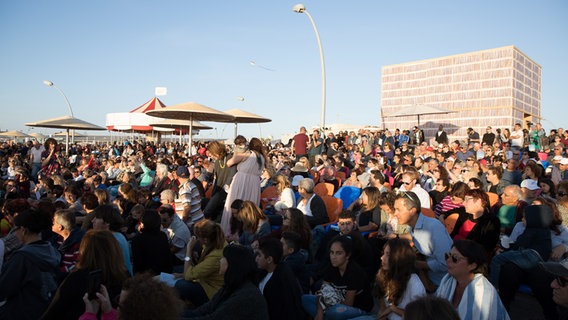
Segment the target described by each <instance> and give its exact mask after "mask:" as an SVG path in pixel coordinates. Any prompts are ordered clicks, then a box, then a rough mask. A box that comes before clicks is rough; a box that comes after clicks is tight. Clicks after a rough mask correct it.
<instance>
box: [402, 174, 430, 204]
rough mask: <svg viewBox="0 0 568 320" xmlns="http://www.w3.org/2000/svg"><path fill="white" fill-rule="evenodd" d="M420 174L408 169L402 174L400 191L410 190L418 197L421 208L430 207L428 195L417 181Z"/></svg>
mask: <svg viewBox="0 0 568 320" xmlns="http://www.w3.org/2000/svg"><path fill="white" fill-rule="evenodd" d="M419 178H420V174H419V173H418V172H416V171H413V170H409V171H406V172H405V173H403V174H402V185H401V186H400V191H412V192H414V193H415V194H416V196H418V198H419V199H420V203H421V205H422V208H428V209H430V195H429V194H428V192H427V191H426V190H424V189H423V188H422V186H420V185H419V184H418V183H417V181H418V179H419Z"/></svg>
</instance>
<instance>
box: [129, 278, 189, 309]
mask: <svg viewBox="0 0 568 320" xmlns="http://www.w3.org/2000/svg"><path fill="white" fill-rule="evenodd" d="M122 289H123V290H125V291H127V292H128V294H127V295H126V298H125V299H124V301H123V302H122V303H121V304H120V315H119V319H140V320H146V319H148V320H150V319H164V320H174V319H179V318H180V314H181V312H182V310H183V302H182V301H181V300H180V299H179V298H178V293H177V290H175V289H174V288H172V287H169V286H167V285H166V284H164V283H163V282H160V281H156V280H154V279H153V278H152V275H151V274H149V273H142V274H137V275H135V276H134V277H133V278H129V279H127V280H126V281H124V285H123V287H122ZM150 296H151V297H152V299H151V300H148V297H150Z"/></svg>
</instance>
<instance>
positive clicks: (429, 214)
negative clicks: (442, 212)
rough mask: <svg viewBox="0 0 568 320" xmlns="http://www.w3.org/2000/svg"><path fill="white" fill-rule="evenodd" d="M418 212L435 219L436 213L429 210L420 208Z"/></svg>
mask: <svg viewBox="0 0 568 320" xmlns="http://www.w3.org/2000/svg"><path fill="white" fill-rule="evenodd" d="M420 212H422V214H423V215H425V216H427V217H430V218H434V219H435V218H436V213H435V212H434V210H432V209H430V208H420Z"/></svg>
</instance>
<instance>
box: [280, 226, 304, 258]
mask: <svg viewBox="0 0 568 320" xmlns="http://www.w3.org/2000/svg"><path fill="white" fill-rule="evenodd" d="M282 239H284V241H285V242H286V245H287V246H288V248H291V249H292V250H294V253H296V252H298V251H299V250H300V246H301V243H302V237H301V236H300V234H299V233H297V232H294V231H284V232H282Z"/></svg>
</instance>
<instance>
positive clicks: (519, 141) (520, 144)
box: [511, 130, 524, 148]
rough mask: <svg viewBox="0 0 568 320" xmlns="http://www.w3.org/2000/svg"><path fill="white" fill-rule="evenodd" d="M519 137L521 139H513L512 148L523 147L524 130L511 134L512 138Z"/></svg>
mask: <svg viewBox="0 0 568 320" xmlns="http://www.w3.org/2000/svg"><path fill="white" fill-rule="evenodd" d="M514 136H518V137H519V138H516V139H513V138H511V147H519V148H522V147H523V136H524V135H523V130H517V131H513V132H511V137H514Z"/></svg>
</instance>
